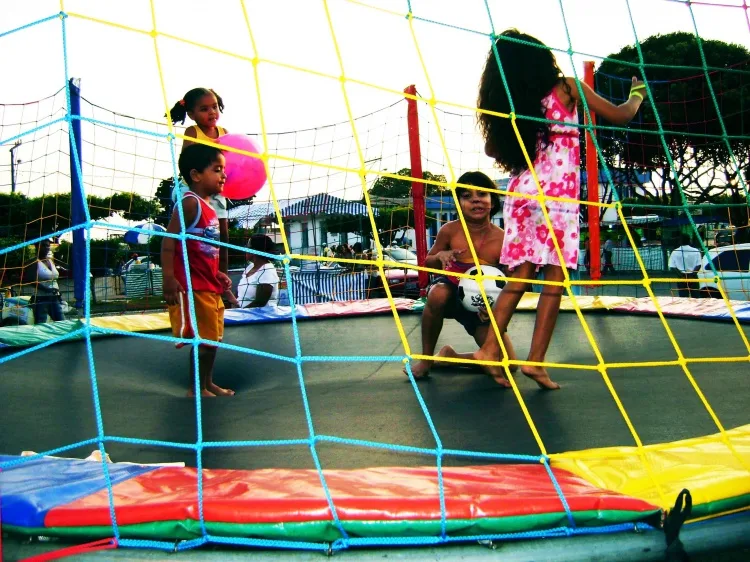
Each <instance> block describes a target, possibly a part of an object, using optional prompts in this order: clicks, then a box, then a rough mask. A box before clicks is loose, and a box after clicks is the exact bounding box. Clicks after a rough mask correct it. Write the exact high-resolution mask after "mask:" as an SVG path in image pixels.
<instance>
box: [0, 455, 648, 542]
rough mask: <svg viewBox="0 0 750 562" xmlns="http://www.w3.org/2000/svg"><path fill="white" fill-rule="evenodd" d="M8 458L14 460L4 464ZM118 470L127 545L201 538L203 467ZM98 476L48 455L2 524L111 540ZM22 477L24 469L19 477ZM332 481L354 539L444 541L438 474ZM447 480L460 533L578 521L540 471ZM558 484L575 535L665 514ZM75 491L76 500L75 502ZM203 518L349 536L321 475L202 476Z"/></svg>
mask: <svg viewBox="0 0 750 562" xmlns="http://www.w3.org/2000/svg"><path fill="white" fill-rule="evenodd" d="M9 459H12V457H4V460H9ZM82 464H83V465H86V464H89V465H91V468H90V469H88V470H87V469H86V467H85V466H83V467H82V466H81V465H82ZM35 467H38V469H35ZM109 467H110V469H111V470H112V474H113V475H116V476H117V477H116V478H114V477H113V485H112V494H113V499H114V504H115V513H116V517H117V523H118V526H119V527H120V530H121V532H122V533H123V536H144V537H151V538H153V537H155V536H158V537H159V538H162V539H169V538H175V539H178V538H190V536H200V530H199V525H198V524H197V521H198V513H199V510H198V490H197V471H196V470H195V469H193V468H179V467H158V468H154V467H142V466H137V465H124V466H123V465H119V464H110V465H109ZM97 469H98V473H99V474H100V475H101V464H100V463H98V462H91V461H75V460H68V459H56V458H50V457H46V458H43V459H39V460H37V461H33V464H31V465H29V466H27V464H22V465H17V466H13V467H11V468H9V469H7V470H6V471H4V472H2V473H0V489H2V493H3V495H4V496H5V495H6V494H7V493H8V492H7V489H8V488H9V487H10V488H11V489H12V490H13V495H12V498H13V501H12V502H7V501H4V503H3V512H2V521H3V525H4V526H6V528H9V529H11V530H16V531H21V532H41V531H43V532H44V533H46V534H62V535H65V534H70V535H87V536H111V534H112V528H111V525H112V522H111V517H110V506H109V494H108V491H107V489H106V486H99V487H97V486H92V485H91V477H92V474H96V473H97ZM16 471H21V472H17V473H16V475H15V476H14V474H13V473H14V472H16ZM29 471H35V472H37V475H36V477H34V478H33V479H31V480H30V481H28V483H27V485H26V486H24V487H23V489H20V488H19V486H18V485H16V484H14V483H17V482H18V481H20V480H22V479H23V478H24V476H23V473H28V472H29ZM323 474H324V476H325V480H326V484H327V486H328V489H329V491H330V494H331V498H332V500H333V502H334V505H335V507H336V512H337V515H338V518H339V520H340V522H341V525H342V526H343V528H344V529H345V530H346V531H347V533H350V534H353V535H355V536H356V535H359V536H378V535H380V534H386V535H390V536H423V535H425V534H426V535H428V536H429V535H431V534H439V533H440V527H441V504H440V491H439V487H438V472H437V469H436V468H435V467H417V468H397V467H387V468H368V469H357V470H324V471H323ZM442 475H443V487H444V497H445V517H446V522H447V529H448V532H449V533H451V534H456V535H459V536H461V535H471V534H480V533H515V532H526V531H544V530H548V529H555V528H557V527H561V526H569V525H570V523H571V522H570V520H569V517H568V514H567V512H566V509H565V507H564V505H563V502H562V500H561V497H560V495H559V493H558V491H557V490H556V489H555V485H554V484H553V482H552V480H551V479H550V476H549V473H548V472H547V470H546V469H545V467H543V466H542V465H541V464H523V465H487V466H469V467H460V468H444V469H443V471H442ZM554 475H555V479H556V481H557V485H558V486H559V489H560V491H561V492H562V494H564V496H565V501H566V502H567V505H568V506H569V509H570V513H571V516H572V518H573V521H574V522H575V525H576V526H579V527H596V526H603V525H611V524H619V523H631V522H632V523H634V522H637V521H648V522H650V523H652V524H658V523H659V521H660V517H661V510H660V509H659V508H658V507H656V506H655V505H653V504H651V503H649V502H646V501H643V500H641V499H638V498H632V497H628V496H625V495H622V494H619V493H616V492H610V491H608V490H605V489H602V488H597V487H595V486H592V485H591V484H590V483H588V482H586V480H584V479H582V478H580V477H578V476H575V475H574V474H572V473H570V472H568V471H566V470H560V469H555V470H554ZM7 482H10V484H7ZM101 484H103V481H102V482H101ZM58 488H62V489H63V490H64V492H63V494H59V493H58V492H57V489H58ZM73 490H75V491H76V493H71V491H73ZM44 494H51V496H50V497H51V498H52V500H51V501H49V500H47V501H45V502H40V501H39V498H40V497H41V496H42V495H44ZM203 514H204V518H205V521H206V523H207V525H209V528H212V531H211V532H215V533H217V534H230V535H231V534H233V535H235V536H237V535H244V536H261V537H264V538H280V537H282V536H284V537H286V538H288V539H291V540H302V539H304V540H335V539H336V538H340V536H341V535H340V531H338V530H337V529H336V525H335V521H334V517H333V515H332V511H331V509H330V507H329V505H328V502H327V500H326V497H325V494H324V491H323V487H322V484H321V481H320V478H319V476H318V473H317V472H316V471H314V470H299V469H274V470H255V471H243V470H204V471H203ZM282 527H283V528H282ZM86 530H88V532H86ZM164 533H166V535H165V534H164Z"/></svg>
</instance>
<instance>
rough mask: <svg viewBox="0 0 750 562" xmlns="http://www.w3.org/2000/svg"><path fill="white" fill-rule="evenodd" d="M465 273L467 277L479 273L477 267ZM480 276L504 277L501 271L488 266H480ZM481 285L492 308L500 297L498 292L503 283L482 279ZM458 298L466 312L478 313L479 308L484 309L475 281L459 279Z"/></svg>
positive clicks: (467, 278)
mask: <svg viewBox="0 0 750 562" xmlns="http://www.w3.org/2000/svg"><path fill="white" fill-rule="evenodd" d="M466 273H467V274H468V275H476V274H477V273H479V272H478V270H477V267H476V266H474V267H472V268H471V269H469V270H468V271H467V272H466ZM482 275H485V276H488V277H505V276H504V275H503V272H502V271H500V270H499V269H498V268H496V267H492V266H489V265H483V266H482ZM482 285H483V286H484V293H485V294H486V295H487V300H488V301H489V303H490V307H492V305H494V304H495V301H497V298H498V297H499V296H500V291H502V290H503V287H505V281H504V280H502V279H500V280H496V279H484V280H483V281H482ZM458 298H459V299H461V304H462V305H463V306H464V308H465V309H466V310H471V311H473V312H479V309H480V308H484V299H483V298H482V293H481V292H480V290H479V283H477V281H476V280H475V279H470V278H469V277H461V281H459V283H458Z"/></svg>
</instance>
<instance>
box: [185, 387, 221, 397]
mask: <svg viewBox="0 0 750 562" xmlns="http://www.w3.org/2000/svg"><path fill="white" fill-rule="evenodd" d="M187 397H188V398H195V392H193V389H192V388H191V389H190V390H188V392H187ZM215 397H216V395H215V394H214V393H213V392H211V391H210V390H206V389H205V388H204V389H203V390H201V398H215Z"/></svg>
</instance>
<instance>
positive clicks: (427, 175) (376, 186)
mask: <svg viewBox="0 0 750 562" xmlns="http://www.w3.org/2000/svg"><path fill="white" fill-rule="evenodd" d="M396 175H397V176H403V177H405V178H409V177H411V169H410V168H401V169H400V170H399V171H398V172H396ZM422 179H424V180H430V181H440V182H445V181H446V180H445V176H444V175H442V174H433V173H432V172H423V173H422ZM411 183H412V182H411V180H409V179H403V180H399V179H395V178H389V177H385V176H380V177H379V178H378V179H376V180H375V182H374V183H373V184H372V187H371V188H370V195H376V196H378V197H388V198H393V199H404V198H407V197H409V196H410V195H411ZM444 190H445V188H444V187H443V186H438V185H432V184H425V195H430V194H434V193H437V192H439V191H444ZM363 200H364V198H363Z"/></svg>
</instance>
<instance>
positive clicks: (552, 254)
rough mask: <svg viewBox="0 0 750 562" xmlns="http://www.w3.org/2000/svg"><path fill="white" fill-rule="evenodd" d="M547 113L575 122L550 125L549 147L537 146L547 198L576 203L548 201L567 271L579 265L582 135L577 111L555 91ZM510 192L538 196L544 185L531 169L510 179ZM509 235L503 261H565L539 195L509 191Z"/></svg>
mask: <svg viewBox="0 0 750 562" xmlns="http://www.w3.org/2000/svg"><path fill="white" fill-rule="evenodd" d="M542 105H543V106H544V107H545V113H544V116H545V118H546V119H550V120H553V121H564V122H565V123H571V125H572V126H567V125H561V124H557V123H550V135H549V140H550V142H549V145H547V147H546V148H542V147H541V146H540V147H539V148H538V149H537V156H536V160H535V161H534V169H535V170H536V175H537V178H539V185H540V187H541V188H542V191H543V192H544V195H546V196H548V197H565V198H568V199H575V200H576V202H575V203H573V202H563V201H546V202H545V205H546V207H547V211H548V213H549V217H550V221H551V223H552V228H553V232H554V236H555V237H556V238H557V242H558V244H559V246H560V250H561V251H562V257H563V261H564V263H565V266H566V267H567V268H568V269H576V267H577V265H578V245H579V234H580V224H579V220H578V207H579V204H578V202H577V201H578V199H579V197H580V191H581V179H580V167H581V153H580V147H579V139H578V136H579V135H578V128H577V125H578V112H577V110H576V109H575V108H574V109H573V111H569V110H568V108H566V107H565V106H564V105H563V103H562V102H561V101H560V98H559V97H558V96H557V93H556V89H555V90H552V93H550V94H549V95H548V96H547V97H545V98H544V99H543V100H542ZM508 191H510V192H515V193H526V194H530V195H537V194H538V193H539V189H538V188H537V184H536V182H535V181H534V178H533V176H532V175H531V172H530V171H529V170H526V171H525V172H523V173H522V174H520V175H518V176H514V177H512V178H511V180H510V182H509V184H508ZM503 220H504V224H505V239H504V241H503V249H502V252H501V253H500V263H502V264H504V265H507V266H508V269H509V270H513V269H514V268H516V267H517V266H519V265H521V264H522V263H524V262H531V263H533V264H536V265H537V269H539V268H541V267H542V266H544V265H547V264H551V265H561V264H560V259H559V256H558V253H557V250H556V249H555V244H554V242H553V238H552V236H550V231H549V228H548V226H547V221H546V219H545V218H544V213H543V211H542V207H541V205H540V203H539V202H538V201H536V200H534V199H527V198H525V197H518V196H513V195H507V196H506V197H505V202H504V204H503Z"/></svg>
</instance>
